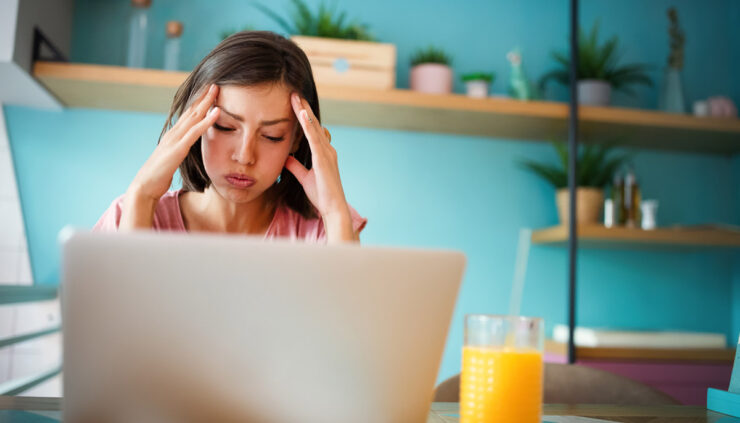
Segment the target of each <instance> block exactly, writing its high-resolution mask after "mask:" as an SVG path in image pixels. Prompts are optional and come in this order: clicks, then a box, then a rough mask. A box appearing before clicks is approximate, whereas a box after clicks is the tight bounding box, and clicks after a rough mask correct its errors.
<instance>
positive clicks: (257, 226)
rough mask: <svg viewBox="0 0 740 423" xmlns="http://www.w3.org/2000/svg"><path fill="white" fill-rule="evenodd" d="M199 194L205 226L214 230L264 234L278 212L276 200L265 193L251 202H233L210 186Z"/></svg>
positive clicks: (196, 207)
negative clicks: (269, 199)
mask: <svg viewBox="0 0 740 423" xmlns="http://www.w3.org/2000/svg"><path fill="white" fill-rule="evenodd" d="M199 197H200V198H199V200H200V201H197V202H196V203H195V204H194V209H195V211H196V212H197V214H198V216H199V217H200V218H201V219H202V224H203V226H204V227H205V229H206V230H208V231H212V232H226V233H241V234H245V233H246V234H263V233H264V232H265V231H266V230H267V227H268V226H269V225H270V222H271V221H272V217H273V215H274V213H275V205H274V203H273V202H272V201H268V199H267V197H266V195H265V194H263V195H261V196H259V197H258V198H255V199H254V200H252V201H250V202H248V203H233V202H231V201H229V200H226V199H225V198H223V197H222V196H221V195H220V194H219V193H218V192H217V191H216V190H215V189H214V188H213V186H209V187H208V188H206V190H205V191H204V192H203V193H202V194H201V195H200V196H199Z"/></svg>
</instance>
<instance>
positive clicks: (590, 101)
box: [578, 79, 612, 106]
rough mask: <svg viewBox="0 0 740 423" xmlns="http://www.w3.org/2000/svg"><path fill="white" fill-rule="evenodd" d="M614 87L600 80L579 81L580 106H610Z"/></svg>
mask: <svg viewBox="0 0 740 423" xmlns="http://www.w3.org/2000/svg"><path fill="white" fill-rule="evenodd" d="M611 96H612V86H611V85H609V83H608V82H606V81H601V80H598V79H583V80H580V81H578V104H582V105H584V106H608V105H609V103H610V101H611Z"/></svg>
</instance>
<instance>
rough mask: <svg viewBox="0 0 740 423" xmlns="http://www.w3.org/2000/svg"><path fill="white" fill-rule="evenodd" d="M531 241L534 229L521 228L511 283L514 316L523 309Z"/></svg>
mask: <svg viewBox="0 0 740 423" xmlns="http://www.w3.org/2000/svg"><path fill="white" fill-rule="evenodd" d="M531 242H532V229H529V228H522V229H520V230H519V244H518V248H517V252H516V262H515V264H514V281H513V282H512V284H511V298H510V299H509V316H512V317H517V316H519V313H520V311H521V306H522V293H523V292H524V279H525V278H526V276H527V260H528V259H529V246H530V244H531Z"/></svg>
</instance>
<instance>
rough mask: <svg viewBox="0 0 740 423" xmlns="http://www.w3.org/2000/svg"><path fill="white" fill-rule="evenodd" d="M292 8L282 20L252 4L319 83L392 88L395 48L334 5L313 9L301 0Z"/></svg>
mask: <svg viewBox="0 0 740 423" xmlns="http://www.w3.org/2000/svg"><path fill="white" fill-rule="evenodd" d="M291 5H292V11H291V12H290V16H289V17H288V18H285V17H283V16H281V15H280V14H279V13H277V12H276V11H275V10H273V9H271V8H269V7H267V6H265V5H263V4H259V3H255V4H254V6H255V7H256V8H257V9H258V10H260V11H261V12H263V13H264V14H265V15H267V16H268V17H269V18H271V19H272V20H273V21H274V22H275V23H276V24H277V25H278V26H279V27H280V28H281V29H282V30H283V31H284V32H285V33H286V34H288V35H290V36H291V39H292V40H293V41H294V42H295V43H296V44H298V45H299V46H300V47H301V48H302V49H303V51H304V52H306V55H307V56H308V59H309V61H310V62H311V66H312V67H313V71H314V77H315V78H316V80H317V82H318V83H321V84H331V85H341V86H353V87H366V88H376V89H393V88H395V85H396V47H395V45H393V44H389V43H380V42H378V41H377V39H376V37H375V36H374V35H373V34H372V33H371V32H370V29H369V28H368V26H367V25H366V24H364V23H360V22H359V21H357V20H349V19H348V18H347V14H346V12H343V11H339V10H337V8H336V6H333V7H330V6H328V5H327V3H325V2H321V3H320V4H319V5H318V6H317V7H316V8H315V9H312V8H311V7H310V6H309V5H308V3H306V2H305V1H303V0H291Z"/></svg>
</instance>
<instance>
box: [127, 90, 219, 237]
mask: <svg viewBox="0 0 740 423" xmlns="http://www.w3.org/2000/svg"><path fill="white" fill-rule="evenodd" d="M218 91H219V87H218V85H215V84H213V85H211V86H210V87H209V89H208V90H204V92H203V93H202V94H201V95H200V97H198V99H197V100H196V101H195V102H194V103H193V104H192V105H191V106H190V107H188V109H187V110H186V111H185V112H183V113H182V114H181V115H180V117H179V118H178V119H177V122H176V123H175V125H173V126H172V128H170V129H169V130H168V131H167V132H165V134H164V135H163V136H162V138H161V139H160V141H159V144H158V145H157V147H156V148H155V149H154V152H153V153H152V155H151V156H150V157H149V159H148V160H147V161H146V163H144V166H142V167H141V169H139V172H138V173H137V174H136V177H134V180H133V182H131V185H129V188H128V190H127V191H126V197H125V198H124V205H123V210H122V214H121V222H120V224H119V229H135V228H151V226H152V221H153V217H154V210H155V208H156V206H157V202H158V201H159V199H160V198H161V197H162V196H163V195H164V194H165V193H166V192H167V190H168V189H169V188H170V185H172V177H173V176H174V174H175V171H176V170H177V168H178V167H179V166H180V164H181V163H182V162H183V160H185V157H187V155H188V152H190V148H191V147H192V146H193V144H195V141H197V140H198V138H200V136H201V135H203V133H204V132H205V131H206V130H207V129H208V128H209V127H211V126H212V125H213V124H214V123H215V122H216V119H218V115H219V110H220V109H219V108H218V107H214V108H213V109H211V110H210V112H209V108H210V107H211V106H212V105H213V103H214V102H215V100H216V98H217V97H218Z"/></svg>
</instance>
